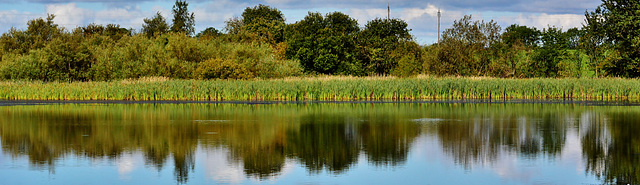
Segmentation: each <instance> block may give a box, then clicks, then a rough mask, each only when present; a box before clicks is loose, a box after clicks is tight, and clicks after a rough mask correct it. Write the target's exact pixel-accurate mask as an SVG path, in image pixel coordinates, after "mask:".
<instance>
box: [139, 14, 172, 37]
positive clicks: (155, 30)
mask: <svg viewBox="0 0 640 185" xmlns="http://www.w3.org/2000/svg"><path fill="white" fill-rule="evenodd" d="M168 31H169V25H167V21H166V20H165V18H164V17H162V15H161V14H160V12H157V13H156V15H155V16H154V17H153V18H151V19H149V18H145V19H144V24H142V33H144V34H145V35H147V37H149V38H152V37H157V36H158V35H162V34H164V33H167V32H168Z"/></svg>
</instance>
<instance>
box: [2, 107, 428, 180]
mask: <svg viewBox="0 0 640 185" xmlns="http://www.w3.org/2000/svg"><path fill="white" fill-rule="evenodd" d="M327 106H328V107H327ZM367 106H368V105H262V106H260V105H224V104H223V105H206V104H177V105H174V104H160V105H152V104H134V105H118V104H116V105H46V106H16V107H11V109H6V108H5V109H4V110H3V111H2V112H0V114H2V115H0V116H2V117H1V118H0V119H1V120H2V122H3V123H4V124H1V125H0V134H1V135H0V139H1V140H2V147H3V151H5V152H8V153H11V154H12V155H13V156H21V155H26V156H28V158H29V160H30V162H31V164H32V165H33V166H35V167H43V168H44V167H46V168H49V169H50V170H52V171H54V170H55V166H56V164H55V163H56V161H57V159H60V158H64V157H65V156H67V155H76V156H86V157H90V158H102V157H110V158H111V159H116V158H118V157H120V156H121V155H122V154H124V153H126V152H132V151H141V152H143V154H144V157H145V163H146V164H147V165H148V166H153V167H155V168H157V169H158V171H160V170H161V169H162V168H163V167H164V165H166V164H167V159H169V158H172V159H173V165H174V167H175V169H174V175H175V178H176V180H177V181H178V182H180V183H184V182H188V179H189V178H188V177H189V173H190V172H191V171H193V170H194V168H195V165H196V164H194V163H195V162H194V161H195V156H194V153H195V151H196V148H197V147H198V145H199V144H200V145H201V146H202V147H204V148H215V147H226V148H228V149H229V150H230V151H231V153H232V156H233V159H234V160H236V161H241V162H242V164H243V165H244V172H245V173H246V174H247V175H248V176H252V177H257V178H259V179H265V178H268V177H271V176H274V175H277V174H279V173H280V172H281V171H282V168H283V166H284V164H285V159H286V158H291V159H295V160H297V161H299V162H300V163H301V164H303V165H304V166H305V167H306V168H307V170H308V171H309V172H311V173H319V172H321V171H323V170H326V171H328V172H331V173H342V172H344V171H346V170H348V169H349V167H350V166H352V165H354V164H355V163H356V162H357V159H358V156H359V155H360V152H361V151H363V152H364V154H365V155H367V158H368V159H369V160H370V162H371V163H374V164H377V165H398V164H401V163H402V162H403V161H405V160H406V156H407V153H408V150H409V145H410V144H411V142H412V141H413V140H414V139H415V138H416V137H417V136H418V135H419V131H420V129H419V125H418V124H416V123H412V122H407V121H403V120H404V119H401V118H400V117H397V116H393V114H392V113H388V112H386V111H385V109H382V110H377V109H376V110H375V111H371V110H370V108H369V107H367ZM385 107H386V108H387V109H388V108H393V107H392V106H383V107H382V108H385ZM378 115H382V116H383V117H380V116H378ZM209 133H215V134H209Z"/></svg>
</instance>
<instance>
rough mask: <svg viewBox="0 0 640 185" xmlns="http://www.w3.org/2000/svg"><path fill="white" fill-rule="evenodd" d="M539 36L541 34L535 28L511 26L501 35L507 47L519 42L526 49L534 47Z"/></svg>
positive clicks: (538, 40)
mask: <svg viewBox="0 0 640 185" xmlns="http://www.w3.org/2000/svg"><path fill="white" fill-rule="evenodd" d="M540 35H541V32H540V31H538V29H536V28H529V27H527V26H520V25H517V24H512V25H510V26H509V27H507V28H506V29H505V32H504V33H503V34H502V41H503V42H504V43H505V44H507V45H509V46H512V45H514V44H517V43H518V42H519V43H522V44H523V45H525V46H528V47H536V46H538V43H539V42H540Z"/></svg>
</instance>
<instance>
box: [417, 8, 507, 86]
mask: <svg viewBox="0 0 640 185" xmlns="http://www.w3.org/2000/svg"><path fill="white" fill-rule="evenodd" d="M500 31H501V28H500V26H499V25H498V24H497V23H496V22H493V21H490V22H487V23H485V22H484V21H472V20H471V16H470V15H468V16H464V17H463V18H462V19H460V20H458V21H454V23H453V27H452V28H449V29H446V30H445V31H444V33H443V35H442V41H441V43H439V44H438V47H439V52H438V53H437V54H438V55H437V58H436V60H437V61H431V62H429V63H430V66H428V69H430V74H435V75H462V76H482V75H483V74H487V73H488V70H489V69H488V67H489V64H490V62H491V61H490V57H491V55H492V54H494V53H493V52H492V51H491V50H493V49H495V47H496V45H497V44H498V43H499V42H500V41H501V38H500V37H501V35H500ZM431 65H432V66H433V67H432V66H431Z"/></svg>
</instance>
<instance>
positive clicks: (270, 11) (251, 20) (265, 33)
mask: <svg viewBox="0 0 640 185" xmlns="http://www.w3.org/2000/svg"><path fill="white" fill-rule="evenodd" d="M284 21H285V19H284V14H282V12H280V10H278V9H276V8H272V7H269V6H266V5H262V4H260V5H258V6H255V7H253V8H250V7H247V8H246V9H244V12H242V21H240V22H234V23H236V24H237V23H241V25H242V28H241V30H243V31H247V32H249V33H253V34H256V36H258V38H259V39H262V40H264V41H267V42H268V43H270V44H276V43H279V42H282V41H283V39H284V27H285V26H286V25H285V23H284Z"/></svg>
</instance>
